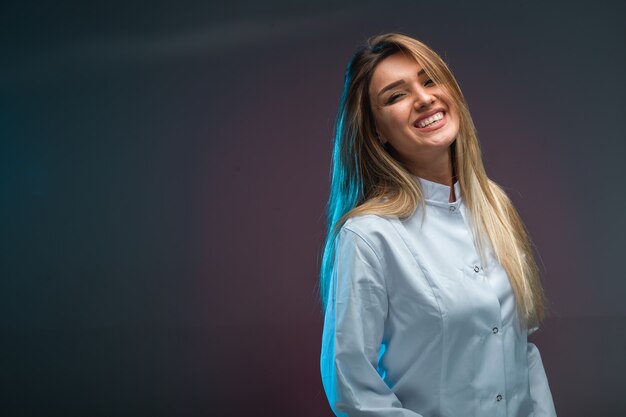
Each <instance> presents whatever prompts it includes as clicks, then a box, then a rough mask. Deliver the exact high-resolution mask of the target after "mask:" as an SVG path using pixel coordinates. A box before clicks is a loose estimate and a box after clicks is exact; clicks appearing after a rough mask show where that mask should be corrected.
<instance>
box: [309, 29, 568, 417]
mask: <svg viewBox="0 0 626 417" xmlns="http://www.w3.org/2000/svg"><path fill="white" fill-rule="evenodd" d="M331 182H332V184H331V192H330V198H329V201H328V206H327V209H328V233H327V238H326V244H325V247H324V256H323V259H322V268H321V274H320V275H321V285H320V289H321V296H322V304H323V306H324V311H325V318H324V332H323V336H322V353H321V373H322V381H323V384H324V389H325V391H326V395H327V397H328V400H329V402H330V405H331V407H332V409H333V411H334V412H335V414H336V415H338V416H378V417H382V416H394V417H395V416H406V417H409V416H412V417H418V416H420V417H435V416H436V417H443V416H449V417H461V416H462V417H468V416H485V417H492V416H508V417H522V416H524V417H531V416H533V417H544V416H555V415H556V412H555V409H554V405H553V401H552V396H551V393H550V389H549V386H548V380H547V377H546V373H545V370H544V367H543V364H542V361H541V357H540V354H539V351H538V350H537V347H536V346H535V345H534V344H533V343H530V342H528V335H529V334H531V333H532V332H533V331H535V330H537V329H538V327H539V324H540V322H541V321H542V320H543V318H544V316H545V309H546V302H547V300H546V299H545V296H544V292H543V289H542V286H541V282H540V279H539V273H538V268H537V265H536V262H535V260H534V257H533V253H532V246H531V242H530V239H529V237H528V234H527V233H526V231H525V228H524V225H523V223H522V221H521V220H520V218H519V215H518V214H517V212H516V210H515V208H514V207H513V205H512V203H511V201H510V200H509V198H508V197H507V195H506V194H505V192H504V191H503V190H502V188H501V187H499V186H498V185H497V184H496V183H495V182H493V181H491V180H490V179H489V178H488V177H487V175H486V173H485V170H484V167H483V163H482V160H481V155H480V147H479V143H478V139H477V135H476V130H475V128H474V125H473V122H472V119H471V117H470V114H469V110H468V107H467V104H466V102H465V99H464V97H463V95H462V93H461V90H460V89H459V86H458V84H457V82H456V80H455V78H454V76H453V75H452V74H451V72H450V70H449V69H448V67H447V65H446V64H445V63H444V62H443V60H442V59H441V58H440V57H439V56H438V55H437V54H436V53H435V52H434V51H433V50H431V49H430V48H429V47H428V46H426V45H425V44H423V43H422V42H419V41H417V40H415V39H412V38H410V37H408V36H406V35H403V34H398V33H391V34H385V35H379V36H375V37H373V38H371V39H369V41H368V43H367V45H366V46H364V47H362V48H360V49H359V50H358V51H357V52H356V53H355V54H354V56H353V57H352V59H351V61H350V63H349V65H348V68H347V71H346V74H345V84H344V90H343V95H342V98H341V104H340V106H339V111H338V116H337V124H336V137H335V144H334V151H333V168H332V180H331Z"/></svg>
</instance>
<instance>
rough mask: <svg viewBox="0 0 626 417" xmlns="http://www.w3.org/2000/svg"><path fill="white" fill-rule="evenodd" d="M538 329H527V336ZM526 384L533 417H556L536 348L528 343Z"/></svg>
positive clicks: (544, 372)
mask: <svg viewBox="0 0 626 417" xmlns="http://www.w3.org/2000/svg"><path fill="white" fill-rule="evenodd" d="M537 329H538V327H533V328H531V329H529V331H528V334H529V335H530V334H532V333H534V332H535V331H537ZM527 354H528V382H529V385H530V396H531V397H532V400H533V409H534V414H533V416H534V417H556V410H555V408H554V401H553V400H552V394H551V393H550V386H549V385H548V377H547V375H546V371H545V369H544V367H543V362H542V361H541V355H540V354H539V349H538V348H537V346H536V345H535V344H534V343H532V342H528V348H527Z"/></svg>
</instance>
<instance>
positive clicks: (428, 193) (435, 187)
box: [413, 175, 461, 204]
mask: <svg viewBox="0 0 626 417" xmlns="http://www.w3.org/2000/svg"><path fill="white" fill-rule="evenodd" d="M413 178H415V179H416V180H418V181H419V183H420V185H421V186H422V192H423V193H424V198H425V199H426V200H428V201H435V202H438V203H445V204H456V203H458V202H459V200H460V198H461V185H460V184H459V181H458V180H457V181H456V182H455V183H454V196H455V197H456V201H454V202H452V203H450V187H449V186H447V185H445V184H440V183H438V182H434V181H429V180H427V179H424V178H422V177H418V176H417V175H413Z"/></svg>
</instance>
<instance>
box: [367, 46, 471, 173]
mask: <svg viewBox="0 0 626 417" xmlns="http://www.w3.org/2000/svg"><path fill="white" fill-rule="evenodd" d="M369 93H370V105H371V109H372V112H373V114H374V120H375V123H376V130H377V131H378V134H379V136H380V138H381V140H382V141H383V142H387V141H388V142H389V144H391V146H392V147H393V150H394V151H395V153H397V157H398V159H400V160H401V161H402V162H405V163H407V164H408V165H423V164H424V163H428V161H432V160H443V159H442V158H437V156H442V155H447V153H448V149H449V147H450V144H452V142H454V140H455V138H456V136H457V134H458V132H459V115H458V110H457V108H456V106H455V105H454V103H453V101H452V100H451V98H450V97H449V95H448V94H447V92H446V90H445V89H444V88H442V87H441V86H439V85H437V84H435V83H434V82H433V81H432V80H431V79H430V78H429V77H428V75H426V73H425V72H423V71H422V67H421V66H420V65H419V64H418V63H417V62H416V61H415V60H413V59H412V58H411V57H410V56H405V55H404V54H402V53H396V54H393V55H390V56H388V57H387V58H385V59H384V60H382V61H381V62H380V63H379V64H378V65H377V66H376V68H375V70H374V73H373V74H372V79H371V82H370V85H369ZM438 119H439V120H438ZM424 122H425V123H426V125H425V126H424V124H423V123H424ZM428 122H431V123H430V124H428Z"/></svg>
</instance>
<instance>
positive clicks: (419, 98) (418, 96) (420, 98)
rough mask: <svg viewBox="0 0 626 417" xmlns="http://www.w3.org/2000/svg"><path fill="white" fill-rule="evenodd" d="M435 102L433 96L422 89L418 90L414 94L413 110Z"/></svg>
mask: <svg viewBox="0 0 626 417" xmlns="http://www.w3.org/2000/svg"><path fill="white" fill-rule="evenodd" d="M434 101H435V96H434V95H433V94H431V93H430V92H429V91H428V90H426V89H424V88H418V89H417V91H416V93H415V108H416V109H421V108H423V107H429V106H430V105H431V104H432V103H433V102H434Z"/></svg>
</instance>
